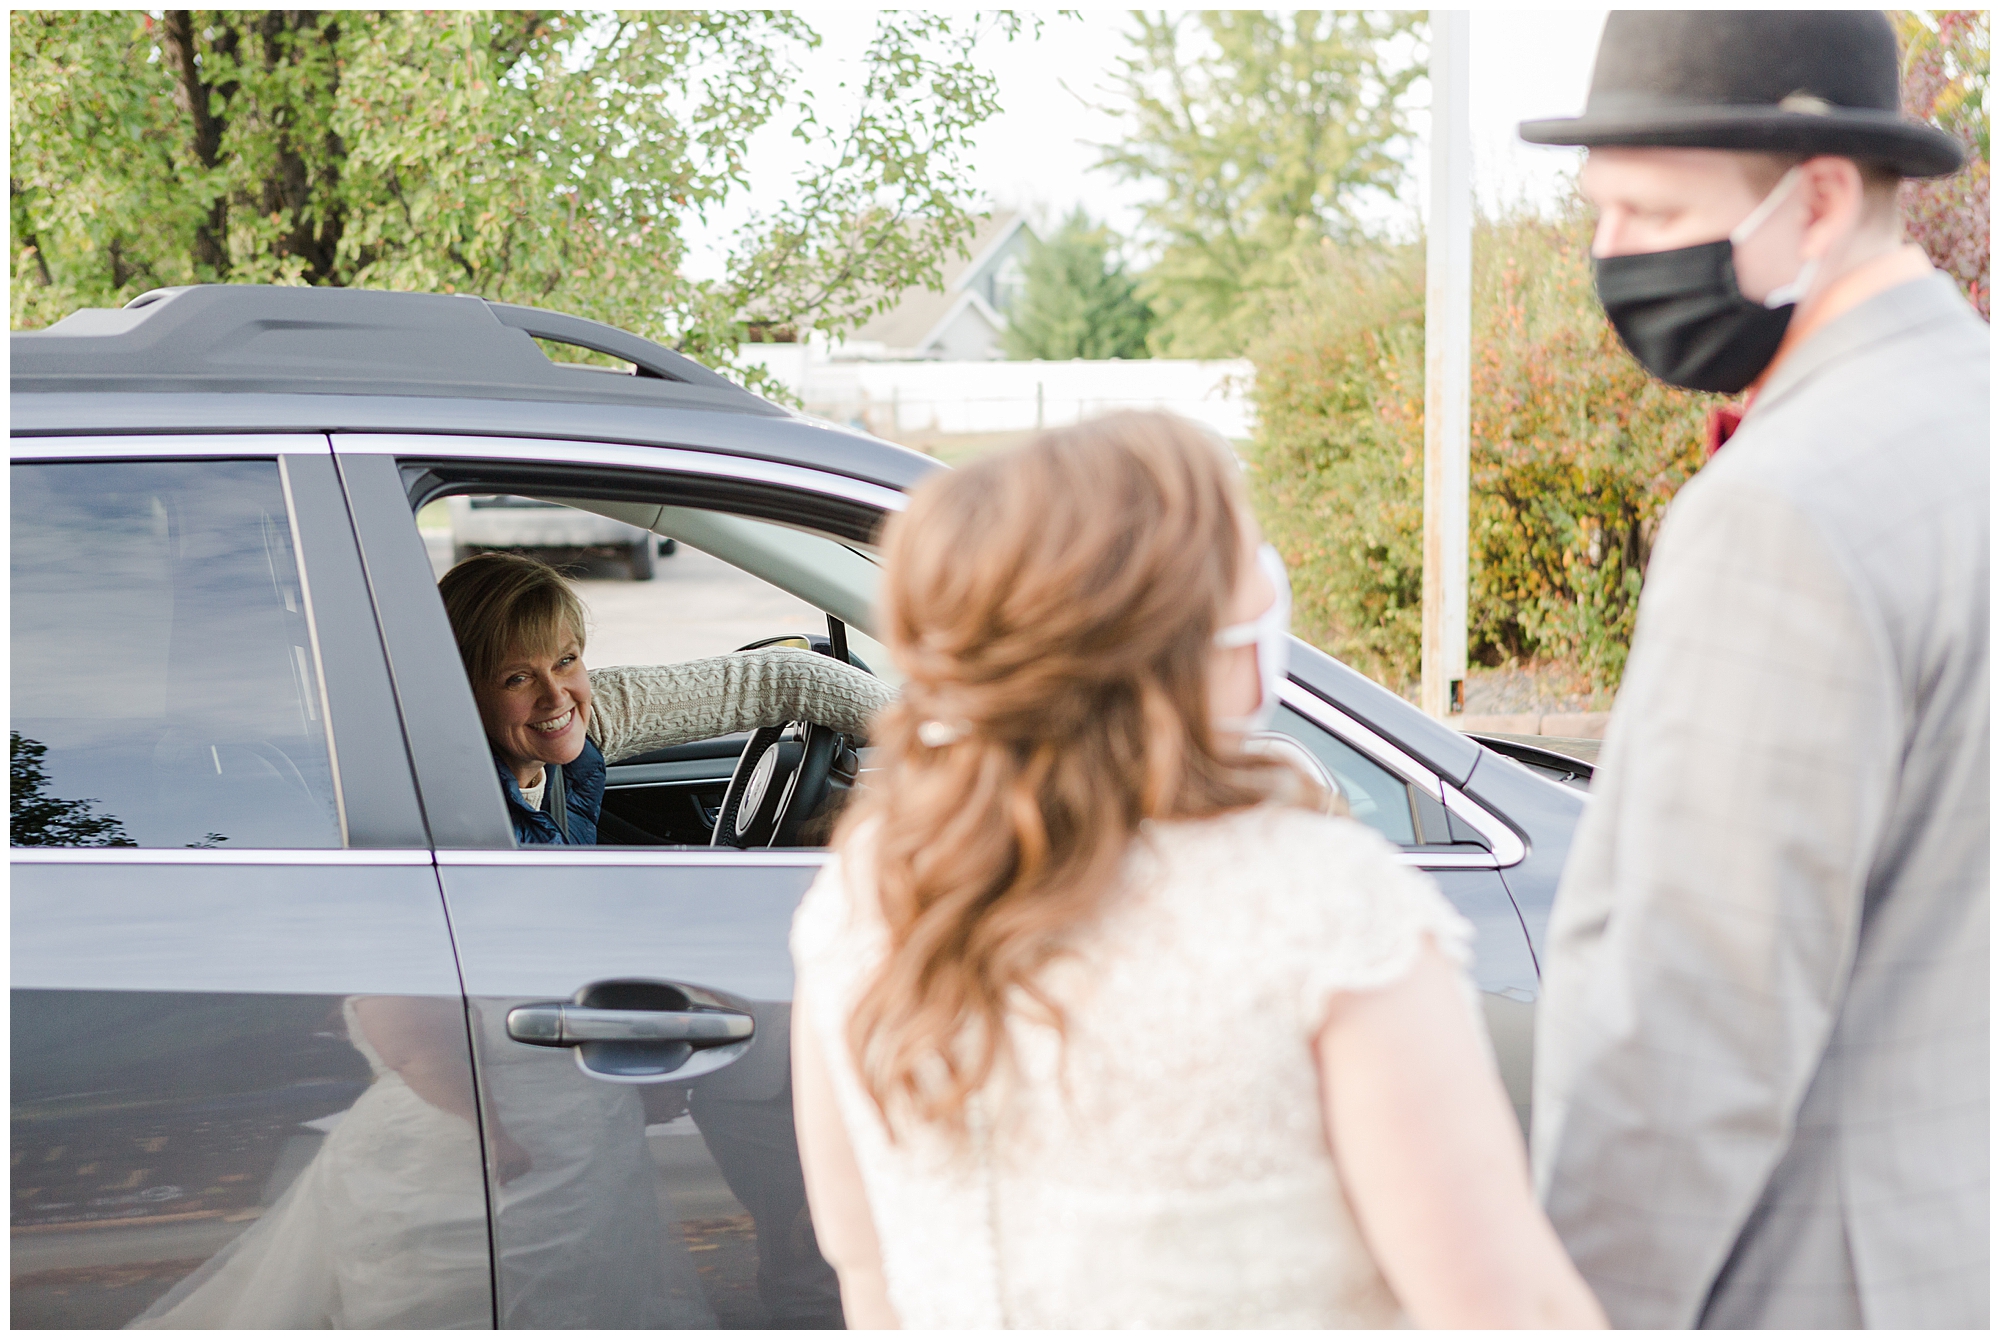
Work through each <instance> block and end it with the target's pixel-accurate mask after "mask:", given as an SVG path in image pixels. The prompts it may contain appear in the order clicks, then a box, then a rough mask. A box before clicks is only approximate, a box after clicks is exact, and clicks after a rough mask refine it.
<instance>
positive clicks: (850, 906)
mask: <svg viewBox="0 0 2000 1340" xmlns="http://www.w3.org/2000/svg"><path fill="white" fill-rule="evenodd" d="M863 838H864V840H863V841H862V842H861V843H859V844H857V846H856V850H855V852H854V857H853V861H852V863H851V864H843V863H842V862H841V861H839V860H836V861H834V862H832V863H830V864H829V865H828V866H827V868H826V869H825V871H824V872H823V873H822V874H821V876H820V878H819V880H818V882H817V883H815V884H814V885H813V887H812V890H811V891H810V892H809V893H808V894H807V895H806V898H805V901H804V902H803V903H802V904H801V905H800V908H799V911H798V915H797V918H796V920H795V921H794V923H793V930H792V949H793V955H794V958H795V959H796V961H797V964H798V969H799V974H800V987H801V992H802V993H804V994H807V999H808V1002H809V1006H808V1007H809V1008H810V1009H811V1010H812V1015H813V1017H811V1018H810V1019H809V1020H807V1021H805V1022H806V1024H807V1025H808V1026H810V1027H812V1028H814V1029H815V1030H817V1038H818V1041H819V1043H820V1045H821V1048H822V1050H823V1052H824V1054H825V1055H826V1057H827V1060H828V1065H829V1068H830V1070H831V1071H832V1074H833V1081H834V1086H835V1091H836V1093H837V1095H838V1101H839V1105H840V1111H841V1116H842V1118H843V1122H844V1124H845V1126H846V1128H847V1130H848V1133H849V1137H850V1139H851V1141H852V1143H853V1145H854V1151H855V1155H856V1158H857V1160H858V1162H859V1164H860V1168H861V1173H862V1181H863V1183H864V1185H865V1187H866V1189H867V1194H868V1203H869V1208H870V1210H871V1212H872V1215H873V1218H874V1222H875V1227H876V1232H877V1235H878V1237H879V1239H880V1241H881V1248H882V1257H883V1266H884V1269H885V1272H886V1275H887V1279H888V1288H889V1296H890V1301H891V1302H892V1303H893V1304H894V1306H895V1308H896V1311H897V1315H898V1316H899V1317H900V1319H901V1321H902V1323H903V1325H904V1326H906V1327H947V1328H970V1327H980V1328H990V1327H1093V1328H1095V1327H1223V1326H1231V1327H1241V1326H1257V1327H1334V1326H1354V1327H1383V1326H1394V1325H1398V1324H1399V1323H1400V1322H1401V1314H1400V1311H1399V1309H1398V1307H1397V1305H1396V1301H1395V1298H1394V1297H1393V1296H1392V1295H1391V1294H1390V1292H1389V1289H1388V1287H1387V1285H1386V1284H1385V1283H1384V1282H1383V1279H1382V1276H1381V1273H1380V1271H1378V1270H1377V1269H1376V1266H1375V1262H1374V1260H1373V1259H1372V1258H1371V1257H1370V1255H1369V1253H1368V1249H1367V1247H1366V1245H1365V1244H1364V1243H1363V1241H1362V1239H1361V1237H1360V1234H1359V1233H1358V1231H1357V1229H1356V1227H1355V1223H1354V1219H1353V1216H1352V1214H1351V1213H1350V1212H1349V1209H1348V1205H1347V1201H1346V1198H1345V1197H1344V1195H1343V1194H1342V1191H1341V1186H1340V1181H1339V1178H1338V1176H1337V1175H1336V1173H1335V1169H1334V1164H1333V1159H1332V1156H1331V1154H1330V1153H1329V1149H1328V1144H1327V1135H1326V1131H1325V1128H1324V1123H1323V1121H1322V1119H1321V1109H1320V1099H1319V1079H1318V1072H1317V1070H1316V1067H1315V1063H1314V1056H1313V1039H1314V1037H1315V1035H1316V1034H1317V1032H1318V1029H1319V1026H1320V1023H1321V1021H1322V1020H1323V1018H1324V1017H1325V1013H1326V1009H1327V1006H1328V1002H1329V997H1330V996H1331V995H1332V994H1333V993H1335V992H1339V991H1357V990H1368V989H1371V988H1376V987H1381V986H1386V985H1389V984H1391V983H1393V982H1395V981H1396V980H1398V979H1399V978H1400V977H1401V976H1402V975H1403V974H1404V973H1406V972H1407V971H1408V970H1409V968H1410V967H1411V965H1412V963H1413V962H1414V960H1415V956H1416V954H1417V951H1418V949H1419V948H1420V946H1421V944H1422V943H1423V940H1424V937H1425V936H1427V935H1428V936H1430V937H1432V938H1433V939H1434V940H1435V942H1436V943H1438V944H1439V945H1440V946H1441V947H1442V948H1443V949H1444V950H1445V952H1446V953H1447V954H1448V955H1450V956H1451V957H1452V958H1453V959H1454V960H1456V961H1457V962H1458V963H1459V964H1460V965H1461V967H1463V965H1464V964H1465V963H1466V962H1467V960H1468V951H1469V946H1470V943H1471V928H1470V926H1469V925H1467V923H1466V922H1465V921H1464V920H1463V919H1462V918H1460V917H1459V916H1458V914H1457V913H1456V912H1454V911H1453V910H1452V908H1451V906H1450V904H1448V903H1447V902H1446V901H1445V900H1444V898H1443V896H1442V895H1441V894H1440V893H1439V892H1438V891H1437V888H1436V886H1435V885H1434V884H1433V883H1432V882H1431V881H1430V880H1429V879H1427V878H1425V877H1424V876H1422V875H1420V874H1418V873H1416V872H1414V871H1411V870H1409V869H1407V868H1405V867H1403V866H1401V865H1400V864H1398V863H1397V861H1396V859H1395V853H1394V851H1393V849H1391V848H1390V847H1389V846H1388V845H1387V844H1386V843H1385V842H1383V841H1382V840H1381V838H1379V837H1378V836H1377V835H1376V834H1375V833H1373V832H1372V831H1370V830H1368V829H1366V828H1364V827H1362V826H1361V825H1360V824H1358V823H1354V822H1352V821H1351V820H1345V819H1326V818H1321V817H1318V816H1316V815H1310V814H1306V813H1303V812H1301V811H1298V810H1288V809H1280V808H1277V807H1260V808H1258V809H1255V810H1248V811H1239V812H1237V813H1234V814H1230V815H1225V816H1222V817H1220V818H1217V819H1211V820H1205V821H1201V822H1191V823H1175V824H1153V825H1148V827H1147V830H1146V832H1145V833H1144V834H1143V836H1142V837H1141V839H1140V840H1139V841H1137V842H1135V843H1134V844H1133V849H1132V851H1131V853H1130V855H1129V856H1128V857H1127V859H1126V864H1125V868H1124V871H1123V873H1122V876H1121V881H1120V884H1119V887H1118V889H1117V890H1116V892H1115V893H1114V894H1113V895H1112V897H1111V898H1110V899H1109V901H1108V903H1107V906H1106V908H1105V910H1104V913H1103V914H1102V915H1101V916H1100V917H1099V918H1097V919H1096V920H1095V921H1094V922H1093V924H1091V925H1090V926H1089V927H1088V928H1087V929H1085V930H1083V931H1082V932H1080V933H1078V934H1076V935H1075V936H1074V937H1073V938H1072V940H1071V942H1070V943H1071V947H1072V948H1073V950H1074V952H1073V953H1072V954H1070V955H1068V956H1066V957H1064V958H1062V959H1059V960H1058V961H1057V963H1056V965H1055V966H1054V967H1052V968H1051V969H1050V970H1049V972H1048V973H1047V976H1046V978H1045V981H1046V984H1047V986H1048V988H1049V990H1050V991H1051V993H1052V994H1053V996H1054V997H1055V998H1056V999H1057V1000H1058V1001H1060V1002H1061V1004H1062V1005H1063V1007H1064V1009H1065V1011H1066V1013H1067V1016H1068V1038H1067V1041H1066V1042H1060V1041H1059V1040H1058V1038H1057V1036H1056V1034H1055V1032H1054V1030H1053V1029H1051V1028H1049V1027H1048V1026H1046V1025H1043V1024H1035V1023H1030V1022H1028V1021H1027V1020H1025V1019H1024V1018H1021V1017H1019V1016H1017V1017H1016V1018H1015V1020H1014V1021H1013V1023H1012V1024H1011V1025H1010V1028H1011V1034H1012V1039H1013V1044H1014V1048H1015V1055H1016V1057H1017V1062H1016V1066H1015V1068H1014V1069H1013V1071H1012V1072H1011V1073H1010V1074H1003V1075H1002V1076H1000V1077H997V1078H996V1079H995V1080H994V1081H993V1082H990V1083H989V1084H988V1085H987V1086H986V1087H985V1088H984V1089H983V1090H982V1091H981V1092H980V1093H979V1094H978V1095H976V1097H975V1101H974V1103H973V1104H972V1106H971V1109H970V1115H971V1119H972V1126H973V1133H972V1139H971V1141H970V1146H969V1149H967V1150H959V1151H955V1150H954V1147H953V1146H952V1145H950V1144H949V1143H948V1142H946V1141H945V1140H944V1139H943V1138H942V1137H941V1136H939V1135H938V1134H937V1133H936V1132H933V1131H928V1130H923V1129H919V1130H916V1131H912V1132H909V1133H907V1134H905V1135H904V1136H903V1137H902V1138H901V1139H900V1140H899V1141H898V1142H896V1143H891V1142H890V1141H889V1139H888V1138H887V1135H886V1133H885V1131H884V1128H883V1125H882V1122H881V1119H880V1117H879V1115H878V1114H877V1112H876V1109H875V1108H874V1106H873V1104H872V1103H871V1102H869V1100H868V1099H867V1098H866V1097H865V1095H864V1094H863V1093H862V1091H861V1089H860V1087H859V1084H858V1082H857V1080H856V1077H855V1074H854V1070H853V1066H852V1064H851V1058H850V1056H849V1053H848V1050H847V1044H846V1019H847V1017H848V1014H849V1011H850V1009H851V1007H852V1003H853V1001H854V999H855V997H856V995H857V994H858V992H859V991H860V990H861V988H862V987H863V985H865V983H866V981H867V980H868V978H869V975H870V974H871V972H872V970H873V968H874V965H875V964H876V963H877V962H878V961H879V956H880V953H881V946H882V928H881V925H880V921H879V919H878V917H877V915H876V914H875V913H874V912H873V910H872V909H873V908H874V907H875V902H874V895H873V892H872V887H871V886H870V885H869V884H868V879H867V871H866V869H865V863H866V850H867V844H866V841H865V834H864V835H863ZM1467 995H1468V1003H1469V1002H1470V1000H1471V996H1470V987H1469V985H1468V988H1467ZM812 1002H816V1004H813V1003H812ZM1334 1082H1336V1083H1338V1082H1339V1077H1338V1076H1335V1077H1334ZM1364 1156H1365V1154H1364Z"/></svg>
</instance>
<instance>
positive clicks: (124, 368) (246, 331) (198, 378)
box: [9, 284, 789, 415]
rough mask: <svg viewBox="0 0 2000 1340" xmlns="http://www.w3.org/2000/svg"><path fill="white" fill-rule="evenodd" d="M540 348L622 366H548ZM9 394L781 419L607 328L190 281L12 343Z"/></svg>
mask: <svg viewBox="0 0 2000 1340" xmlns="http://www.w3.org/2000/svg"><path fill="white" fill-rule="evenodd" d="M537 340H543V341H547V342H549V343H552V344H562V345H570V346H575V347H579V348H582V349H587V350H590V351H591V352H593V353H598V354H606V355H609V356H610V357H612V358H616V359H621V360H623V361H625V362H627V363H629V364H631V365H632V372H631V373H630V374H629V375H627V374H621V373H619V372H617V371H615V370H613V369H609V368H595V367H583V366H577V365H573V364H563V363H557V362H553V361H551V360H550V358H549V357H548V356H547V355H546V354H545V353H544V352H543V351H542V349H541V348H540V347H539V346H538V345H537V344H536V341H537ZM10 345H11V358H10V360H9V361H10V364H11V368H12V374H13V384H12V389H13V391H14V393H16V394H20V393H23V392H26V393H31V394H32V393H35V392H65V391H68V392H97V393H103V392H162V391H166V392H173V391H208V392H218V391H227V392H238V393H241V392H263V393H274V394H300V393H305V394H323V395H367V396H384V395H387V396H425V397H434V398H437V397H442V398H450V399H471V400H528V401H576V402H585V403H593V404H604V403H606V402H611V403H619V404H627V405H634V406H639V405H658V406H663V407H664V406H669V405H671V406H677V407H681V408H699V409H709V410H723V411H734V412H737V413H749V414H763V415H785V414H787V413H788V412H789V411H787V410H785V409H783V408H781V407H779V406H777V405H774V404H772V403H771V402H770V401H768V400H765V399H764V398H763V397H762V396H758V395H754V394H752V393H751V392H749V391H746V390H744V389H743V388H742V387H740V386H737V385H736V384H735V383H733V382H731V381H729V380H728V379H726V378H724V377H722V376H720V375H718V374H717V373H715V372H714V371H712V370H710V369H708V368H705V367H703V366H702V365H701V364H699V363H697V362H695V361H694V360H693V359H691V358H688V357H687V356H686V355H684V354H678V353H675V352H674V351H673V350H671V349H668V348H665V347H663V346H661V345H658V344H655V343H653V342H652V341H651V340H645V339H641V338H639V337H638V336H636V335H632V334H628V333H627V332H625V331H622V330H619V329H617V328H616V327H613V326H607V325H604V324H603V323H601V322H597V321H589V320H585V319H584V318H582V317H577V316H567V315H564V314H563V313H560V312H545V311H541V310H539V309H537V308H533V307H520V306H515V305H514V304H511V303H500V302H489V301H488V300H486V299H484V298H479V297H474V296H471V295H461V294H440V293H393V292H388V291H385V290H380V289H354V288H305V287H289V288H288V287H279V286H273V285H265V284H196V285H191V286H188V287H184V288H163V289H155V290H153V291H152V292H150V293H144V294H141V295H140V296H138V297H136V298H134V299H133V300H132V301H131V302H129V303H127V304H126V305H125V306H124V307H122V308H115V309H113V308H86V309H85V310H82V311H78V312H73V313H71V314H70V315H69V316H67V317H64V318H63V319H62V320H61V321H58V322H57V323H56V324H55V325H53V326H50V327H49V328H48V329H46V330H39V331H17V332H15V333H14V336H13V339H12V340H11V341H10Z"/></svg>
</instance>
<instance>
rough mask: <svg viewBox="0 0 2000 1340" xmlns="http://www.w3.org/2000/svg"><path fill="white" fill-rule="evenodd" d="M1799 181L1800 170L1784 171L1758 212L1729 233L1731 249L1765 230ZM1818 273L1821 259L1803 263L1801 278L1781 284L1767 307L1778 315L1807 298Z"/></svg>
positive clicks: (1766, 303) (1771, 296) (1767, 296)
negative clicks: (1759, 231) (1762, 229)
mask: <svg viewBox="0 0 2000 1340" xmlns="http://www.w3.org/2000/svg"><path fill="white" fill-rule="evenodd" d="M1798 179H1799V169H1798V168H1797V167H1790V168H1787V169H1786V170H1785V175H1784V176H1782V177H1780V178H1778V184H1777V185H1776V186H1773V187H1772V188H1771V192H1770V194H1769V195H1766V196H1765V197H1764V199H1763V201H1762V202H1761V203H1759V204H1758V206H1757V208H1755V209H1753V210H1751V211H1750V217H1748V218H1746V219H1745V220H1743V222H1741V223H1739V224H1737V225H1736V226H1735V227H1734V228H1732V229H1731V230H1730V232H1729V246H1730V248H1731V250H1734V249H1735V248H1737V247H1740V246H1742V245H1743V244H1744V243H1745V242H1747V241H1749V240H1750V238H1751V235H1752V234H1754V233H1755V232H1756V231H1757V230H1758V229H1759V228H1762V227H1763V226H1764V223H1765V221H1766V220H1767V219H1769V218H1770V217H1771V215H1772V214H1773V213H1775V212H1776V211H1777V208H1778V206H1779V205H1782V204H1784V203H1785V197H1786V196H1788V195H1790V194H1791V193H1792V186H1793V185H1794V184H1795V183H1796V182H1797V181H1798ZM1817 273H1819V258H1818V257H1814V258H1812V259H1810V260H1807V261H1805V262H1803V263H1802V264H1801V265H1800V266H1799V272H1798V274H1797V275H1795V276H1793V278H1792V282H1791V283H1789V284H1780V285H1779V286H1778V287H1776V288H1774V289H1772V290H1771V291H1770V293H1769V294H1767V295H1766V296H1765V298H1764V306H1765V307H1766V308H1768V309H1770V310H1772V311H1776V310H1777V309H1778V308H1780V307H1790V306H1792V305H1793V304H1794V303H1796V302H1798V300H1799V299H1800V298H1801V297H1803V296H1804V294H1805V291H1806V290H1807V289H1808V288H1810V287H1812V281H1813V276H1814V275H1816V274H1817Z"/></svg>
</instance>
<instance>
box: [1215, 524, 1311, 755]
mask: <svg viewBox="0 0 2000 1340" xmlns="http://www.w3.org/2000/svg"><path fill="white" fill-rule="evenodd" d="M1257 566H1258V567H1260V568H1262V569H1263V570H1264V575H1265V576H1266V577H1269V578H1270V579H1271V589H1272V591H1273V592H1275V595H1274V596H1273V598H1272V600H1271V608H1269V609H1267V610H1265V611H1264V612H1263V613H1262V614H1260V615H1258V616H1257V617H1256V618H1255V619H1252V620H1251V621H1250V622H1249V623H1234V624H1230V625H1229V626H1228V627H1227V628H1223V629H1219V630H1217V632H1216V634H1215V645H1216V646H1218V647H1221V648H1223V649H1225V650H1227V649H1229V648H1232V647H1250V646H1254V647H1256V648H1257V706H1256V708H1255V710H1253V711H1252V712H1251V713H1250V715H1249V716H1242V717H1217V718H1216V719H1215V725H1216V728H1217V729H1218V730H1225V731H1239V732H1241V733H1243V734H1245V735H1247V734H1249V733H1250V732H1251V731H1256V730H1262V729H1264V727H1265V726H1266V725H1268V724H1270V720H1271V716H1272V714H1273V713H1274V712H1276V711H1277V710H1278V686H1279V685H1280V684H1282V683H1284V682H1285V664H1286V660H1287V658H1288V657H1289V655H1290V651H1291V632H1292V583H1291V580H1290V579H1289V578H1288V577H1286V576H1285V560H1284V559H1282V558H1279V557H1278V551H1277V549H1276V548H1274V547H1273V546H1271V545H1268V544H1266V545H1261V546H1259V547H1258V549H1257Z"/></svg>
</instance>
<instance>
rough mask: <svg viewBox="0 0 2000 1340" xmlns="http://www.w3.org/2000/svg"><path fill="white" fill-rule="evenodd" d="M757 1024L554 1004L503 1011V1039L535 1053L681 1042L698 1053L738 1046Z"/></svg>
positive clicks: (718, 1015)
mask: <svg viewBox="0 0 2000 1340" xmlns="http://www.w3.org/2000/svg"><path fill="white" fill-rule="evenodd" d="M755 1031H756V1022H755V1021H754V1020H753V1019H751V1017H750V1016H749V1015H747V1014H739V1013H737V1012H736V1011H734V1010H607V1009H598V1008H593V1007H591V1006H588V1005H571V1004H568V1003H560V1004H558V1003H554V1002H551V1003H550V1004H547V1005H520V1006H516V1007H515V1008H514V1009H511V1010H509V1011H507V1036H508V1037H510V1038H512V1039H514V1041H516V1042H526V1043H530V1044H532V1045H534V1046H537V1047H576V1046H581V1045H582V1044H584V1043H589V1042H684V1043H688V1044H690V1045H692V1046H696V1047H709V1046H715V1045H717V1044H719V1043H730V1042H742V1041H744V1040H745V1039H747V1038H748V1037H749V1036H750V1035H751V1034H752V1033H753V1032H755Z"/></svg>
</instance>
